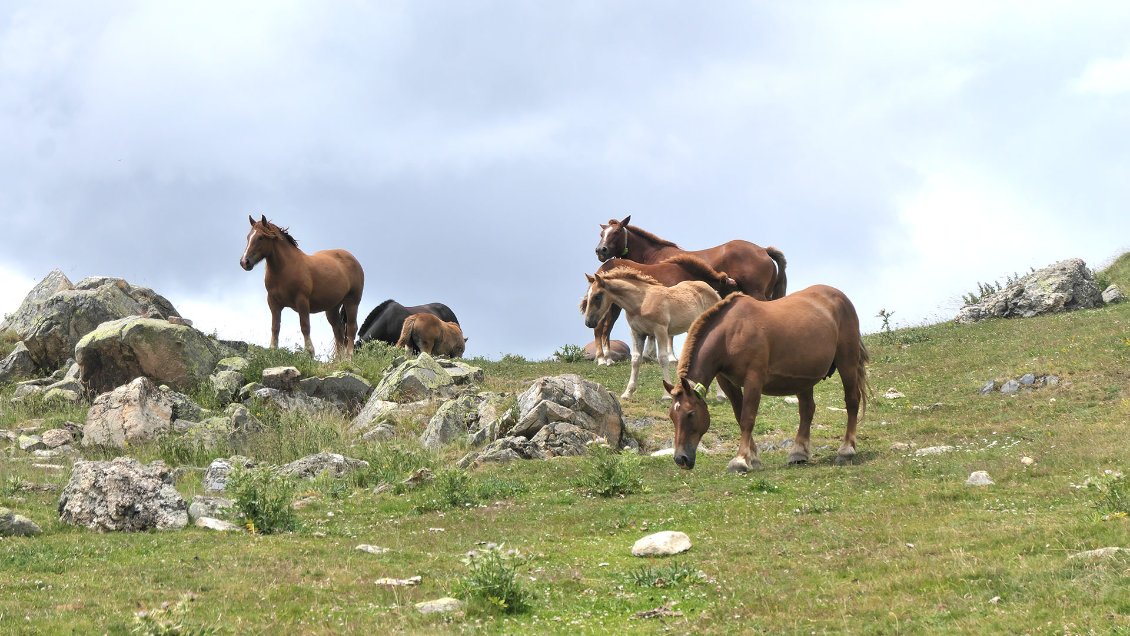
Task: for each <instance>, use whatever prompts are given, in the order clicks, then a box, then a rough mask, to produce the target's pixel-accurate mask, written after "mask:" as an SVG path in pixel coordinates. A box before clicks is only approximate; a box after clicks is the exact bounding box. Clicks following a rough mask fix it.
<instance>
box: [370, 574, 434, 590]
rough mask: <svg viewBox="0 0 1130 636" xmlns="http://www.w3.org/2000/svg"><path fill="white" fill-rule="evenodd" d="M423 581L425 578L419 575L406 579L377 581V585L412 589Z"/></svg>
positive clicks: (382, 579)
mask: <svg viewBox="0 0 1130 636" xmlns="http://www.w3.org/2000/svg"><path fill="white" fill-rule="evenodd" d="M423 580H424V577H422V576H418V575H417V576H410V577H408V578H406V579H393V578H387V577H385V578H380V579H377V580H376V581H375V582H376V584H377V585H380V586H383V587H412V586H415V585H419V584H420V583H422V582H423Z"/></svg>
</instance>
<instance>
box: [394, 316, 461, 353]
mask: <svg viewBox="0 0 1130 636" xmlns="http://www.w3.org/2000/svg"><path fill="white" fill-rule="evenodd" d="M466 343H467V339H466V338H464V337H463V330H462V329H461V328H460V327H459V323H456V322H447V321H444V320H443V319H441V318H440V317H438V316H436V315H434V314H425V313H419V314H412V315H410V316H408V317H407V318H405V319H404V326H403V327H401V328H400V339H399V340H397V341H396V346H398V347H403V348H405V349H407V350H408V351H410V352H413V353H420V352H423V353H426V354H428V355H436V356H451V357H452V358H461V357H463V352H464V351H466V348H467V344H466Z"/></svg>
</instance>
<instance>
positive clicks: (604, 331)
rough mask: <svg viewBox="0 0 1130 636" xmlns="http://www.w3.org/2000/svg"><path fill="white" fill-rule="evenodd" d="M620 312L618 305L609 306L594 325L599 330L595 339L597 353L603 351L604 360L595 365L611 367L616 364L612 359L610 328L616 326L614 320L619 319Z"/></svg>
mask: <svg viewBox="0 0 1130 636" xmlns="http://www.w3.org/2000/svg"><path fill="white" fill-rule="evenodd" d="M621 311H622V310H621V308H620V305H616V304H613V305H610V306H609V307H608V313H606V314H604V318H602V319H601V321H600V322H599V323H597V325H596V328H597V329H598V330H600V335H599V336H598V337H597V352H598V353H599V352H600V351H601V349H603V350H604V360H603V361H599V360H598V361H597V364H603V365H607V366H611V365H612V364H614V363H615V362H616V361H615V360H613V359H612V327H613V326H615V325H616V319H618V318H619V317H620V312H621Z"/></svg>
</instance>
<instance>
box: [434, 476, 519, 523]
mask: <svg viewBox="0 0 1130 636" xmlns="http://www.w3.org/2000/svg"><path fill="white" fill-rule="evenodd" d="M525 491H526V487H525V486H524V485H522V484H518V483H515V482H510V481H506V480H503V479H498V478H495V477H487V478H485V479H482V480H476V479H474V478H473V477H471V475H470V474H468V473H467V472H466V471H462V470H458V469H450V470H442V471H440V472H439V473H438V474H437V475H436V478H435V479H434V480H432V483H431V487H430V488H429V489H428V490H427V491H425V494H424V497H425V498H424V500H423V501H421V502H420V503H419V504H417V505H416V511H417V512H421V513H422V512H431V511H435V510H449V509H451V508H464V507H467V506H477V505H479V504H481V503H485V502H487V501H490V500H492V499H499V498H506V497H511V496H514V495H517V494H521V493H523V492H525Z"/></svg>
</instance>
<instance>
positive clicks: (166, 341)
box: [75, 316, 225, 392]
mask: <svg viewBox="0 0 1130 636" xmlns="http://www.w3.org/2000/svg"><path fill="white" fill-rule="evenodd" d="M224 353H225V351H224V348H223V347H221V346H220V344H219V343H218V342H216V341H215V340H213V339H211V338H209V337H208V336H206V335H204V334H203V333H201V332H199V331H197V330H196V329H194V328H192V327H189V326H187V325H182V324H174V323H171V322H168V321H167V320H158V319H153V318H142V317H140V316H132V317H129V318H122V319H119V320H111V321H108V322H105V323H103V324H101V325H99V326H98V328H97V329H95V330H93V331H91V332H90V333H88V334H86V335H85V336H83V338H82V339H81V340H80V341H79V342H78V344H77V346H76V348H75V360H76V361H77V362H78V365H79V370H80V374H81V379H82V383H83V385H85V386H86V387H87V389H88V390H90V391H94V392H103V391H109V390H111V389H113V388H114V387H116V386H120V385H122V384H125V383H126V382H129V381H130V380H132V379H133V378H136V377H138V376H145V377H148V378H150V379H151V380H153V381H154V382H157V383H158V384H167V385H169V386H171V387H173V388H175V389H178V390H181V391H190V390H192V389H194V388H196V387H197V386H198V385H200V384H201V383H204V382H206V381H207V380H208V377H209V374H211V373H212V369H214V368H215V367H216V363H217V362H219V361H220V359H222V358H223V357H224Z"/></svg>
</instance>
